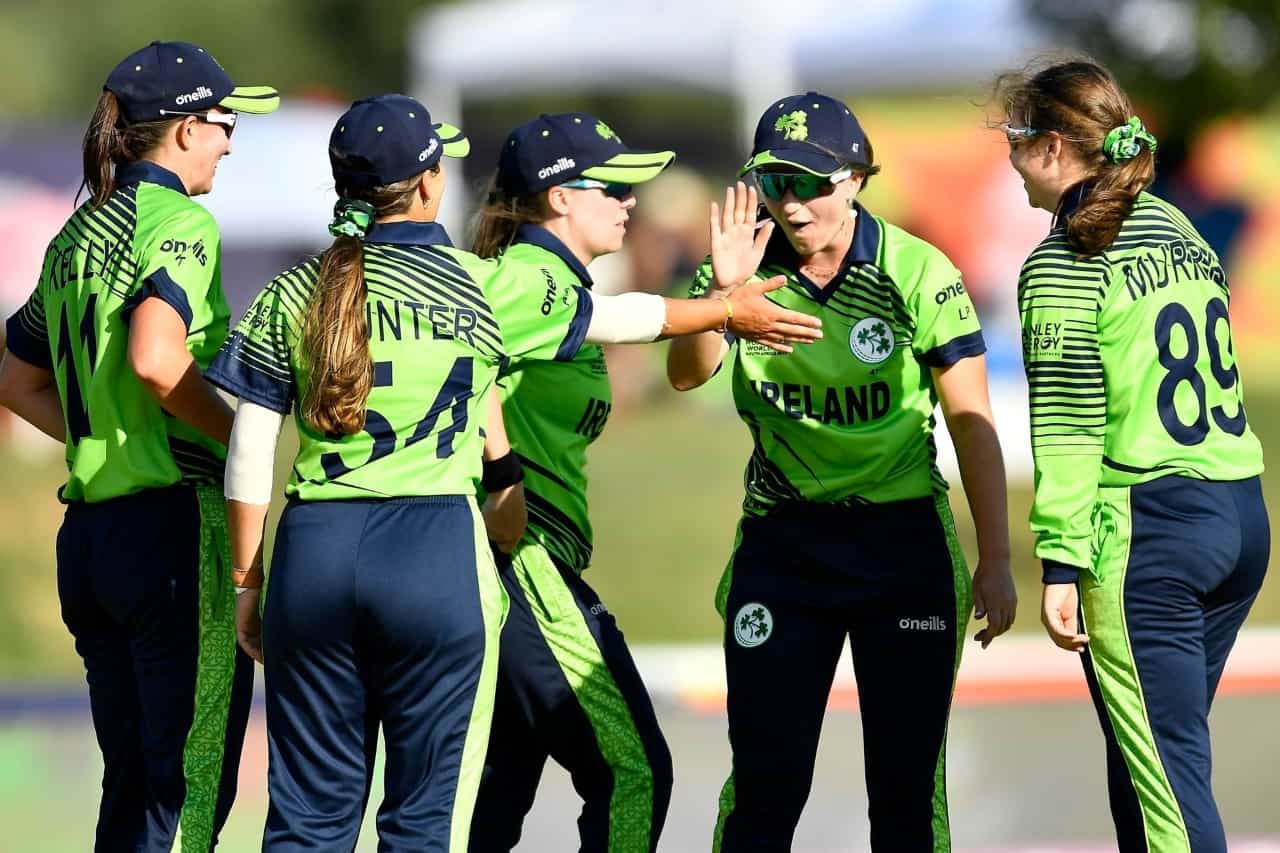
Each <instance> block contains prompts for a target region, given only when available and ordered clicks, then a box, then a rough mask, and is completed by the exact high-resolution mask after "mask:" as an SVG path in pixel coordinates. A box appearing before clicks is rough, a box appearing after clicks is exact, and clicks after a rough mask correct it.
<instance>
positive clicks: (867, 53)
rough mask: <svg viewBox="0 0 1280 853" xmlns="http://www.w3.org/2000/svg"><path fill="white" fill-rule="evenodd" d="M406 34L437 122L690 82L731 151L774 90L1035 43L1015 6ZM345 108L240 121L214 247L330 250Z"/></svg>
mask: <svg viewBox="0 0 1280 853" xmlns="http://www.w3.org/2000/svg"><path fill="white" fill-rule="evenodd" d="M410 40H411V45H410V62H411V70H410V77H409V80H410V91H411V92H412V93H413V94H415V95H416V96H418V97H419V98H420V99H421V100H422V101H424V102H425V103H426V104H427V106H428V107H429V108H430V109H431V113H432V115H433V116H435V117H437V120H440V119H443V120H446V121H454V122H456V121H460V120H461V118H462V107H463V104H464V103H466V102H467V101H469V100H474V99H483V98H486V97H490V98H491V97H495V96H500V95H509V94H519V93H527V92H536V91H548V90H551V91H554V90H555V89H557V88H560V89H577V90H581V89H598V90H607V91H637V90H642V91H652V90H655V89H661V88H663V87H669V88H672V89H679V88H681V87H685V88H689V87H693V88H696V89H698V90H702V91H706V92H711V93H722V94H724V95H725V96H727V97H729V98H731V99H732V101H733V103H734V105H735V115H736V116H737V119H736V128H735V130H736V133H737V138H736V139H731V140H726V144H728V145H731V146H732V147H733V148H734V149H735V150H742V149H745V148H746V147H747V146H748V145H749V143H750V138H751V133H752V131H753V129H754V122H755V119H756V116H757V115H758V114H759V113H760V111H761V110H762V109H763V108H764V106H765V105H766V104H767V103H768V102H769V101H770V100H772V99H773V98H775V97H778V96H780V95H782V94H790V93H793V92H796V91H800V90H802V89H803V88H808V87H813V88H833V89H834V88H838V89H840V90H844V91H847V90H850V89H852V90H854V91H860V90H863V89H866V90H871V89H875V90H883V89H886V88H911V87H922V86H929V87H935V88H938V87H950V86H961V85H966V84H970V83H973V82H975V81H980V80H982V79H983V78H985V77H987V76H989V75H990V74H991V73H992V72H993V71H995V70H996V69H998V68H1001V67H1005V66H1008V65H1011V64H1016V63H1017V62H1019V61H1020V60H1021V59H1022V57H1024V56H1025V55H1026V54H1027V53H1028V52H1030V51H1031V50H1033V49H1034V48H1036V47H1037V46H1038V45H1039V44H1040V43H1041V42H1040V39H1039V36H1038V35H1037V33H1036V31H1035V30H1034V28H1032V27H1031V26H1030V25H1029V24H1028V22H1027V21H1026V20H1025V19H1024V17H1023V16H1022V13H1021V11H1020V7H1019V5H1018V0H967V2H963V3H961V2H955V0H883V2H864V3H849V2H833V0H795V2H790V3H788V2H786V0H782V2H777V0H774V2H764V0H622V2H602V0H544V1H543V2H533V0H477V2H471V3H462V4H458V5H453V6H447V7H444V8H442V9H435V10H430V11H428V12H425V13H424V14H423V15H422V16H421V17H420V18H419V19H418V21H417V22H416V24H415V26H414V28H413V30H412V31H411V33H410ZM342 106H343V105H333V104H327V105H314V104H306V103H302V104H298V103H296V102H293V101H291V100H290V99H288V98H286V99H285V105H284V107H283V108H282V110H281V111H280V113H279V114H277V115H273V116H263V117H259V116H251V117H249V119H248V120H246V121H244V122H243V125H242V127H241V128H238V129H237V132H236V138H235V154H236V156H234V157H232V158H231V159H230V160H229V161H227V162H226V163H225V164H224V165H223V166H222V168H220V169H219V175H218V191H217V192H216V193H213V194H212V195H211V196H209V197H208V199H207V203H208V205H209V207H210V209H212V210H213V211H214V213H215V215H216V216H217V218H218V222H219V223H220V224H221V226H222V229H223V237H224V239H225V240H227V241H232V242H237V243H240V244H241V245H259V246H270V245H281V244H285V245H302V246H323V245H325V244H326V243H327V242H328V234H327V232H326V231H325V226H326V225H327V224H328V221H329V208H330V206H331V204H332V202H333V180H332V178H331V177H330V175H329V166H328V162H327V159H326V153H325V146H324V141H323V140H324V139H325V138H327V136H328V133H329V131H330V129H331V128H332V126H333V122H334V120H336V118H337V116H338V114H339V113H340V112H341V110H342ZM464 129H465V128H464ZM717 131H718V129H711V130H709V131H708V132H717ZM464 195H465V194H464V193H459V192H453V193H449V194H446V196H445V208H444V211H443V213H442V219H443V221H444V223H445V225H446V226H447V227H449V229H450V230H451V232H453V233H455V234H458V235H461V230H460V226H461V223H462V220H463V214H464V213H465V211H463V210H462V207H463V205H464V204H465V203H466V200H465V198H464Z"/></svg>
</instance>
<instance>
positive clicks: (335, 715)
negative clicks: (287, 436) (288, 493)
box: [263, 495, 506, 853]
mask: <svg viewBox="0 0 1280 853" xmlns="http://www.w3.org/2000/svg"><path fill="white" fill-rule="evenodd" d="M505 606H506V604H505V595H504V594H503V592H502V587H501V584H500V583H499V581H498V579H497V576H496V572H495V569H494V565H493V559H492V557H491V556H490V554H489V550H488V544H487V541H486V539H485V537H484V531H483V525H482V523H481V520H480V515H479V512H478V510H477V509H476V507H475V501H474V500H473V499H471V498H465V497H461V496H451V495H446V496H435V497H422V498H403V499H395V500H381V501H365V500H361V501H314V502H294V503H291V504H290V505H289V506H288V507H287V508H286V509H285V512H284V515H283V516H282V518H281V520H280V527H279V531H278V533H277V537H276V549H275V555H274V559H273V562H272V566H271V575H270V577H269V579H268V583H267V591H266V602H265V605H264V612H263V655H264V658H265V661H266V664H265V669H266V698H267V735H268V740H269V748H270V767H269V772H268V788H269V792H270V797H271V802H270V808H269V811H268V816H267V826H266V832H265V835H264V842H263V849H264V850H269V851H299V850H317V851H326V853H328V852H329V851H341V850H351V849H352V848H353V847H354V846H355V843H356V837H357V835H358V833H359V829H360V822H361V820H362V818H363V815H364V810H365V804H366V802H367V798H368V793H369V781H370V777H371V774H372V769H373V762H374V757H375V749H376V744H377V734H378V731H379V729H381V732H382V735H383V739H384V742H385V745H386V767H385V777H384V786H383V787H384V799H383V801H382V803H381V805H380V807H379V809H378V818H377V826H378V838H379V846H378V849H379V850H380V851H406V852H407V851H415V853H422V851H432V853H462V851H464V850H465V849H466V844H467V836H468V830H469V827H470V822H471V812H472V808H473V806H474V802H475V792H476V788H477V786H478V785H479V780H480V772H481V769H482V767H483V762H484V752H485V747H486V744H487V740H488V734H489V721H490V717H491V714H492V707H493V690H494V684H495V682H496V678H497V652H498V633H499V631H500V629H501V624H502V617H503V614H504V611H505Z"/></svg>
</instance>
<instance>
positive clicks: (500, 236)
mask: <svg viewBox="0 0 1280 853" xmlns="http://www.w3.org/2000/svg"><path fill="white" fill-rule="evenodd" d="M484 192H485V197H484V198H485V202H484V206H483V207H481V208H480V209H479V210H478V211H476V215H475V218H474V219H472V221H471V233H472V239H471V251H472V253H473V254H476V255H479V256H480V257H482V258H496V257H497V256H498V255H500V254H501V253H502V250H503V249H505V248H507V246H510V245H511V241H512V240H514V239H515V237H516V230H517V229H518V228H519V227H520V226H521V225H536V224H537V223H539V222H542V221H544V220H546V218H547V214H546V208H545V204H544V202H543V200H542V194H541V193H531V194H528V195H521V196H508V195H506V194H504V193H503V192H502V191H501V190H499V189H498V173H497V172H494V173H493V175H491V176H490V177H489V182H488V184H487V185H486V186H485V190H484Z"/></svg>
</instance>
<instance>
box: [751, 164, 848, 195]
mask: <svg viewBox="0 0 1280 853" xmlns="http://www.w3.org/2000/svg"><path fill="white" fill-rule="evenodd" d="M852 176H853V170H852V169H849V168H844V169H841V170H840V171H838V172H835V173H834V174H830V175H811V174H809V173H808V172H757V173H756V185H757V186H759V187H760V192H762V193H764V197H765V198H767V199H769V200H771V201H782V197H783V196H785V195H786V194H787V191H788V190H789V191H790V192H791V194H792V195H794V196H795V197H796V199H797V200H799V201H811V200H812V199H815V198H817V197H818V196H820V195H828V194H830V193H831V191H832V189H833V188H834V187H835V185H836V184H838V183H840V182H841V181H847V180H849V178H850V177H852Z"/></svg>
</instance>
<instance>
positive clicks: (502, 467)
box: [480, 450, 524, 494]
mask: <svg viewBox="0 0 1280 853" xmlns="http://www.w3.org/2000/svg"><path fill="white" fill-rule="evenodd" d="M522 480H524V468H523V467H521V465H520V457H519V456H517V455H516V452H515V451H514V450H509V451H507V455H506V456H503V457H502V458H501V459H492V460H490V459H486V460H485V461H484V474H482V475H481V477H480V485H481V487H483V488H484V490H485V492H486V493H487V494H493V493H494V492H500V491H502V490H503V489H509V488H511V487H512V486H514V485H515V484H516V483H519V482H521V481H522Z"/></svg>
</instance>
